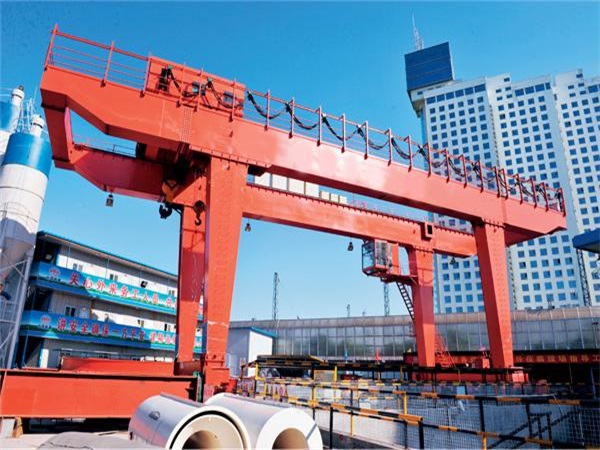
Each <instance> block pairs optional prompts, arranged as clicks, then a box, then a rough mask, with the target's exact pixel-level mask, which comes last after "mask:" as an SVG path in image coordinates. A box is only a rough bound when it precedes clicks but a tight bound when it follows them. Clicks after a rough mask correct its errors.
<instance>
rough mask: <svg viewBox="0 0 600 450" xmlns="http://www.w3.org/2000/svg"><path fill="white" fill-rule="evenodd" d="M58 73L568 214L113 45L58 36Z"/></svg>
mask: <svg viewBox="0 0 600 450" xmlns="http://www.w3.org/2000/svg"><path fill="white" fill-rule="evenodd" d="M48 66H54V67H60V68H63V69H67V70H71V71H74V72H77V73H80V74H83V75H87V76H90V77H93V78H97V79H99V80H100V81H101V84H102V85H105V84H106V83H109V82H112V83H116V84H119V85H123V86H127V87H130V88H135V89H138V90H140V92H141V93H142V94H143V95H145V94H152V95H160V96H162V97H164V98H165V99H169V100H172V101H175V102H177V104H178V105H180V106H187V107H193V108H195V109H198V108H199V107H204V108H209V109H213V110H217V111H219V112H222V113H226V114H228V115H229V116H230V118H231V120H234V119H235V118H236V117H238V118H242V117H243V118H244V119H245V120H250V121H253V122H258V123H261V124H262V125H263V126H264V127H265V130H268V129H270V128H274V129H277V130H280V131H283V132H285V133H288V134H289V136H290V138H292V137H294V136H302V137H305V138H309V139H312V140H313V141H315V143H316V145H317V146H319V145H321V144H329V145H333V146H337V147H339V148H340V150H341V152H345V151H354V152H360V153H362V154H363V156H364V158H365V159H368V158H378V159H382V160H385V161H387V163H388V164H389V165H391V164H401V165H403V166H405V167H407V168H408V170H409V171H410V170H419V171H425V172H427V173H428V175H429V176H438V177H443V178H445V179H446V180H447V182H455V183H461V184H464V186H465V187H472V188H476V189H479V190H480V191H482V192H483V191H488V192H493V193H495V194H496V195H497V196H498V197H504V198H506V199H514V200H518V201H519V202H520V203H524V204H528V205H532V206H534V207H540V208H545V209H546V210H547V211H555V212H560V213H562V214H563V215H564V214H565V212H566V210H565V203H564V196H563V191H562V189H561V188H560V187H558V188H552V187H550V186H548V185H547V184H546V183H540V182H537V181H535V180H534V179H533V178H528V179H526V178H521V176H520V175H519V174H516V175H513V174H508V173H507V172H506V171H505V170H504V169H499V168H497V167H495V166H494V167H489V166H485V165H483V164H482V163H481V161H473V160H470V159H468V158H466V157H465V156H464V155H455V154H453V153H451V152H450V151H449V150H448V149H443V150H440V149H435V148H432V147H431V146H429V145H428V144H419V143H417V142H416V141H414V140H412V138H411V137H410V136H404V137H403V136H398V135H395V134H393V132H392V130H391V128H389V129H387V130H381V129H377V128H374V127H371V126H369V123H368V122H367V121H365V122H363V123H358V122H353V121H351V120H349V119H347V118H346V116H345V114H342V115H341V116H336V115H330V114H327V113H325V112H324V111H323V109H322V108H321V107H318V108H308V107H305V106H302V105H299V104H297V103H296V101H295V99H293V98H292V99H291V100H284V99H281V98H277V97H274V96H272V95H271V94H270V92H267V93H261V92H257V91H252V90H249V89H246V88H245V87H244V86H243V85H241V84H239V83H237V82H236V81H233V82H232V81H229V80H225V79H222V78H219V77H216V76H213V75H211V74H209V73H206V72H204V71H203V70H200V71H198V70H196V69H193V68H190V67H186V66H185V65H181V64H173V63H172V62H169V61H167V60H163V59H160V58H156V57H150V56H149V57H145V56H140V55H136V54H134V53H131V52H127V51H124V50H120V49H118V48H116V47H115V45H114V42H113V43H112V44H111V45H105V44H100V43H96V42H92V41H90V40H87V39H83V38H79V37H76V36H73V35H69V34H66V33H63V32H60V31H59V30H58V27H57V26H56V27H55V28H54V30H53V32H52V37H51V41H50V45H49V47H48V52H47V54H46V61H45V67H48Z"/></svg>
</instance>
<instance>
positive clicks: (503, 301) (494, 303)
mask: <svg viewBox="0 0 600 450" xmlns="http://www.w3.org/2000/svg"><path fill="white" fill-rule="evenodd" d="M473 228H474V230H475V242H476V244H477V255H478V257H479V272H480V275H481V286H482V289H483V303H484V305H485V316H486V319H487V320H486V321H487V328H488V336H489V339H490V353H491V357H492V365H493V367H497V368H507V367H513V365H514V361H513V342H512V328H511V322H510V295H509V291H508V271H507V268H506V242H505V238H504V227H502V226H501V225H498V224H492V223H487V222H484V223H481V224H476V225H474V226H473Z"/></svg>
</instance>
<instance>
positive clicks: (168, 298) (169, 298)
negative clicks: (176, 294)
mask: <svg viewBox="0 0 600 450" xmlns="http://www.w3.org/2000/svg"><path fill="white" fill-rule="evenodd" d="M172 304H173V299H172V298H171V297H167V307H168V308H170V307H171V305H172Z"/></svg>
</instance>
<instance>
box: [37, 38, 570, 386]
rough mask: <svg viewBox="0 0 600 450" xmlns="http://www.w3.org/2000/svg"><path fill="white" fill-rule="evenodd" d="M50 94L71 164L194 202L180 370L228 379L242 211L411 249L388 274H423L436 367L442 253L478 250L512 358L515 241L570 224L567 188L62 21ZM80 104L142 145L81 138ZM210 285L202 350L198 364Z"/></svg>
mask: <svg viewBox="0 0 600 450" xmlns="http://www.w3.org/2000/svg"><path fill="white" fill-rule="evenodd" d="M41 92H42V106H43V108H44V110H45V114H46V119H47V123H48V131H49V135H50V140H51V144H52V151H53V157H54V161H55V164H56V166H57V167H59V168H63V169H68V170H74V171H76V172H77V173H79V174H80V175H82V176H83V177H84V178H86V179H87V180H89V181H91V182H92V183H94V184H95V185H96V186H98V187H99V188H101V189H103V190H105V191H108V192H110V193H120V194H124V195H130V196H135V197H139V198H145V199H150V200H154V201H160V202H163V203H164V205H165V206H163V208H164V209H163V211H164V210H168V209H170V208H176V209H178V210H179V211H180V212H181V232H180V259H179V285H178V288H179V291H178V305H177V335H178V340H177V351H176V363H175V367H174V371H175V373H179V374H180V373H185V372H189V371H190V370H197V369H198V367H200V368H201V370H202V371H203V373H204V379H205V382H206V383H207V384H208V385H212V386H217V385H222V384H223V383H226V382H227V381H228V378H229V373H228V370H227V369H226V368H225V366H224V356H225V351H226V343H227V334H228V327H229V316H230V309H231V299H232V294H233V284H234V276H235V266H236V260H237V251H238V241H239V233H240V228H241V222H242V218H243V217H248V218H254V219H260V220H268V221H272V222H276V223H283V224H288V225H293V226H298V227H303V228H308V229H313V230H320V231H327V232H331V233H337V234H341V235H345V236H351V237H356V238H363V239H378V240H382V241H386V242H388V243H392V244H394V245H395V246H398V245H399V246H403V247H405V248H406V249H407V251H408V255H409V266H410V267H409V272H408V275H402V273H401V272H400V271H399V269H398V267H397V266H398V265H399V264H397V265H396V266H395V267H390V268H389V269H384V270H383V272H381V273H377V275H378V276H380V277H381V278H384V279H387V280H388V281H390V280H391V279H394V280H401V281H404V282H406V283H410V284H411V286H412V291H413V301H414V318H415V332H416V335H417V351H418V355H419V363H420V364H421V365H423V366H433V365H434V364H435V349H434V347H435V346H434V344H435V342H434V341H435V327H434V320H433V319H434V314H433V254H434V253H436V252H437V253H443V254H448V255H453V256H458V257H465V256H471V255H474V254H477V255H478V256H479V264H480V271H481V282H482V288H483V295H484V304H485V312H486V317H487V323H488V334H489V339H490V349H491V357H492V363H493V365H494V366H495V367H500V368H509V367H512V366H513V354H512V332H511V323H510V307H509V290H508V276H507V267H506V253H505V252H506V250H505V249H506V246H508V245H513V244H516V243H519V242H523V241H526V240H529V239H532V238H536V237H538V236H542V235H545V234H548V233H552V232H554V231H557V230H562V229H565V217H564V216H565V205H564V201H563V197H562V191H561V190H560V188H558V189H553V188H551V187H549V186H547V185H546V184H544V183H537V182H536V181H535V180H533V179H522V178H520V177H519V176H518V175H510V174H508V173H506V172H505V171H504V170H502V169H497V168H495V167H485V166H483V165H482V164H481V163H480V162H478V161H470V160H468V159H467V158H465V157H464V156H455V155H453V154H451V153H449V152H448V151H447V150H445V149H444V150H437V149H433V148H430V147H429V146H427V145H419V144H417V143H415V142H414V141H413V140H412V139H411V138H410V136H406V137H399V136H397V135H395V134H394V133H393V132H392V130H390V129H388V130H377V129H375V128H372V127H371V126H369V125H368V123H367V122H365V123H362V124H359V123H354V122H352V121H350V120H348V119H346V117H345V115H342V116H339V117H338V116H332V115H329V114H326V113H325V112H324V111H323V110H322V108H320V107H319V108H316V109H311V108H306V107H304V106H301V105H299V104H297V103H296V102H295V100H294V99H292V100H291V101H285V100H281V99H278V98H276V97H273V96H271V95H270V93H266V94H264V93H259V92H255V91H251V90H249V89H247V88H246V86H245V85H244V84H242V83H240V82H238V81H231V80H227V79H225V78H221V77H219V76H216V75H213V74H210V73H207V72H205V71H203V70H198V69H194V68H191V67H187V66H186V65H184V64H176V63H173V62H171V61H167V60H164V59H161V58H158V57H154V56H148V57H145V56H140V55H136V54H133V53H130V52H126V51H124V50H120V49H118V48H116V47H115V45H114V42H113V43H112V44H111V45H104V44H99V43H95V42H92V41H89V40H86V39H82V38H79V37H75V36H72V35H68V34H65V33H63V32H61V31H59V30H58V27H55V28H54V30H53V32H52V37H51V41H50V45H49V47H48V52H47V56H46V60H45V64H44V73H43V77H42V82H41ZM71 111H73V112H75V113H76V114H78V115H79V116H81V117H82V118H83V119H85V120H86V121H88V122H89V123H91V124H92V125H94V126H95V127H96V128H98V129H99V130H101V131H102V132H104V133H105V134H108V135H111V136H115V137H119V138H123V139H127V140H130V141H133V142H135V143H136V151H135V155H120V154H116V153H113V152H107V151H104V150H102V149H99V148H94V147H93V146H91V145H86V144H85V143H81V142H79V143H78V142H76V140H75V139H74V137H73V134H72V130H71V116H70V112H71ZM264 172H269V173H272V174H277V175H282V176H287V177H293V178H297V179H300V180H303V181H306V182H312V183H318V184H320V185H323V186H328V187H331V188H334V189H340V190H343V191H346V192H350V193H355V194H359V195H364V196H369V197H372V198H376V199H382V200H386V201H389V202H393V203H397V204H401V205H408V206H411V207H416V208H420V209H423V210H426V211H430V212H433V213H438V214H446V215H449V216H453V217H456V218H459V219H463V220H466V221H468V222H470V223H471V224H472V226H473V230H474V232H473V233H472V234H471V233H466V232H462V231H458V230H451V229H447V228H442V227H437V226H435V225H433V224H431V223H426V222H418V221H414V220H409V219H404V218H401V217H394V216H390V215H386V214H382V213H377V212H373V211H365V210H364V209H361V208H355V207H352V206H346V205H340V204H335V203H331V202H326V201H323V200H320V199H316V198H310V197H306V196H302V195H297V194H292V193H289V192H281V191H276V190H271V189H266V188H262V187H258V186H256V185H253V184H251V183H248V175H249V174H251V175H256V174H262V173H264ZM386 270H388V272H387V273H386ZM201 295H203V296H204V302H203V321H204V354H203V355H202V359H201V361H199V362H193V361H192V360H193V344H194V333H195V329H196V320H197V319H196V318H197V316H198V308H199V300H200V296H201Z"/></svg>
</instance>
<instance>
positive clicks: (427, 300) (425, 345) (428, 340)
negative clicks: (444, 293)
mask: <svg viewBox="0 0 600 450" xmlns="http://www.w3.org/2000/svg"><path fill="white" fill-rule="evenodd" d="M408 262H409V265H410V272H411V273H414V274H417V281H416V283H413V285H412V289H413V307H414V311H415V321H414V326H415V335H416V338H417V355H418V358H419V365H420V366H425V367H434V366H435V322H434V314H433V252H431V251H429V250H420V249H409V250H408Z"/></svg>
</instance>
